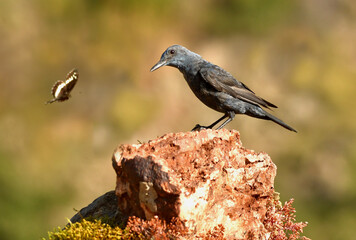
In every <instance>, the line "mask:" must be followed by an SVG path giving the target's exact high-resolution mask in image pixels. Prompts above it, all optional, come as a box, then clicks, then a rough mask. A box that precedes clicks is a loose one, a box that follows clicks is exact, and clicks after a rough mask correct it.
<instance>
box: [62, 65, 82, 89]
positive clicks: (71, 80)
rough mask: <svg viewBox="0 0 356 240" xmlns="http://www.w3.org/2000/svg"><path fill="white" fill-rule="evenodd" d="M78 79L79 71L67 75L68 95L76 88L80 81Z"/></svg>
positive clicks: (75, 70)
mask: <svg viewBox="0 0 356 240" xmlns="http://www.w3.org/2000/svg"><path fill="white" fill-rule="evenodd" d="M78 78H79V73H78V70H77V69H73V70H72V71H70V72H69V73H68V74H67V77H66V81H65V85H66V90H67V92H68V93H70V92H71V91H72V89H73V88H74V86H75V84H76V83H77V81H78Z"/></svg>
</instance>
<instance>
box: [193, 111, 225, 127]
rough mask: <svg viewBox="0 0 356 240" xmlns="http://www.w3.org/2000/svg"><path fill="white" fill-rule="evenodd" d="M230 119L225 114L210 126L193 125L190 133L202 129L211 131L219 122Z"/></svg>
mask: <svg viewBox="0 0 356 240" xmlns="http://www.w3.org/2000/svg"><path fill="white" fill-rule="evenodd" d="M227 117H230V115H228V114H227V113H226V114H225V115H224V116H222V117H221V118H219V119H218V120H216V121H215V122H213V123H212V124H210V125H209V126H200V124H197V125H195V127H194V128H193V129H192V131H200V130H202V129H211V128H213V127H214V126H215V125H216V124H218V123H219V122H221V121H222V120H223V119H225V118H227Z"/></svg>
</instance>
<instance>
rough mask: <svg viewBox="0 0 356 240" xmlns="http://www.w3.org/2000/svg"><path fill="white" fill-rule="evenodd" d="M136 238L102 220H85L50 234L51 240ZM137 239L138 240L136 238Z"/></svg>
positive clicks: (127, 231)
mask: <svg viewBox="0 0 356 240" xmlns="http://www.w3.org/2000/svg"><path fill="white" fill-rule="evenodd" d="M133 238H134V236H133V234H132V233H130V232H129V230H127V229H121V228H119V227H117V226H116V227H114V226H110V225H109V224H108V223H105V222H102V221H101V220H93V221H89V220H86V219H83V220H82V221H80V222H76V223H70V224H68V225H67V226H66V227H65V228H64V229H61V228H59V227H58V229H57V230H54V231H53V232H49V233H48V239H49V240H60V239H81V240H85V239H88V240H93V239H95V240H99V239H133ZM43 239H45V238H43ZM136 239H137V238H136Z"/></svg>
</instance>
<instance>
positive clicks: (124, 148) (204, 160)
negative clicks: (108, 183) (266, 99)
mask: <svg viewBox="0 0 356 240" xmlns="http://www.w3.org/2000/svg"><path fill="white" fill-rule="evenodd" d="M113 166H114V169H115V171H116V173H117V184H116V196H117V198H118V206H119V209H120V211H121V212H123V213H124V214H125V215H128V216H132V215H134V216H138V217H140V218H144V219H148V220H149V219H152V218H153V217H154V216H158V217H159V218H161V219H165V220H167V221H169V220H170V219H171V218H172V217H177V218H179V219H181V220H183V221H186V222H185V223H186V226H187V227H188V229H189V231H190V232H191V233H192V234H195V235H201V234H205V233H207V232H208V231H209V230H212V229H213V228H214V227H217V226H219V225H220V226H222V227H223V228H224V233H225V237H226V238H233V239H267V238H268V232H267V230H266V229H265V228H264V225H263V219H264V217H265V214H266V211H267V201H268V200H269V199H270V198H273V192H274V188H273V183H274V177H275V175H276V166H275V165H274V163H273V162H272V161H271V159H270V157H269V156H268V155H267V154H266V153H256V152H254V151H252V150H248V149H245V148H243V147H242V144H241V141H240V135H239V133H238V132H237V131H234V130H232V131H229V130H226V129H222V130H218V131H217V130H203V131H200V132H187V133H171V134H167V135H164V136H162V137H160V138H158V139H155V140H152V141H149V142H148V143H144V144H136V145H121V146H119V147H118V148H117V150H116V151H115V153H114V156H113Z"/></svg>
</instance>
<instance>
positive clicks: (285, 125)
mask: <svg viewBox="0 0 356 240" xmlns="http://www.w3.org/2000/svg"><path fill="white" fill-rule="evenodd" d="M264 113H265V115H266V118H265V119H267V120H271V121H273V122H275V123H277V124H279V125H281V126H282V127H284V128H286V129H288V130H290V131H293V132H297V131H296V130H295V129H294V128H292V127H290V126H288V125H287V124H286V123H284V122H283V121H282V120H281V119H278V118H276V117H275V116H273V115H272V114H270V113H268V112H266V111H265V112H264Z"/></svg>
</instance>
